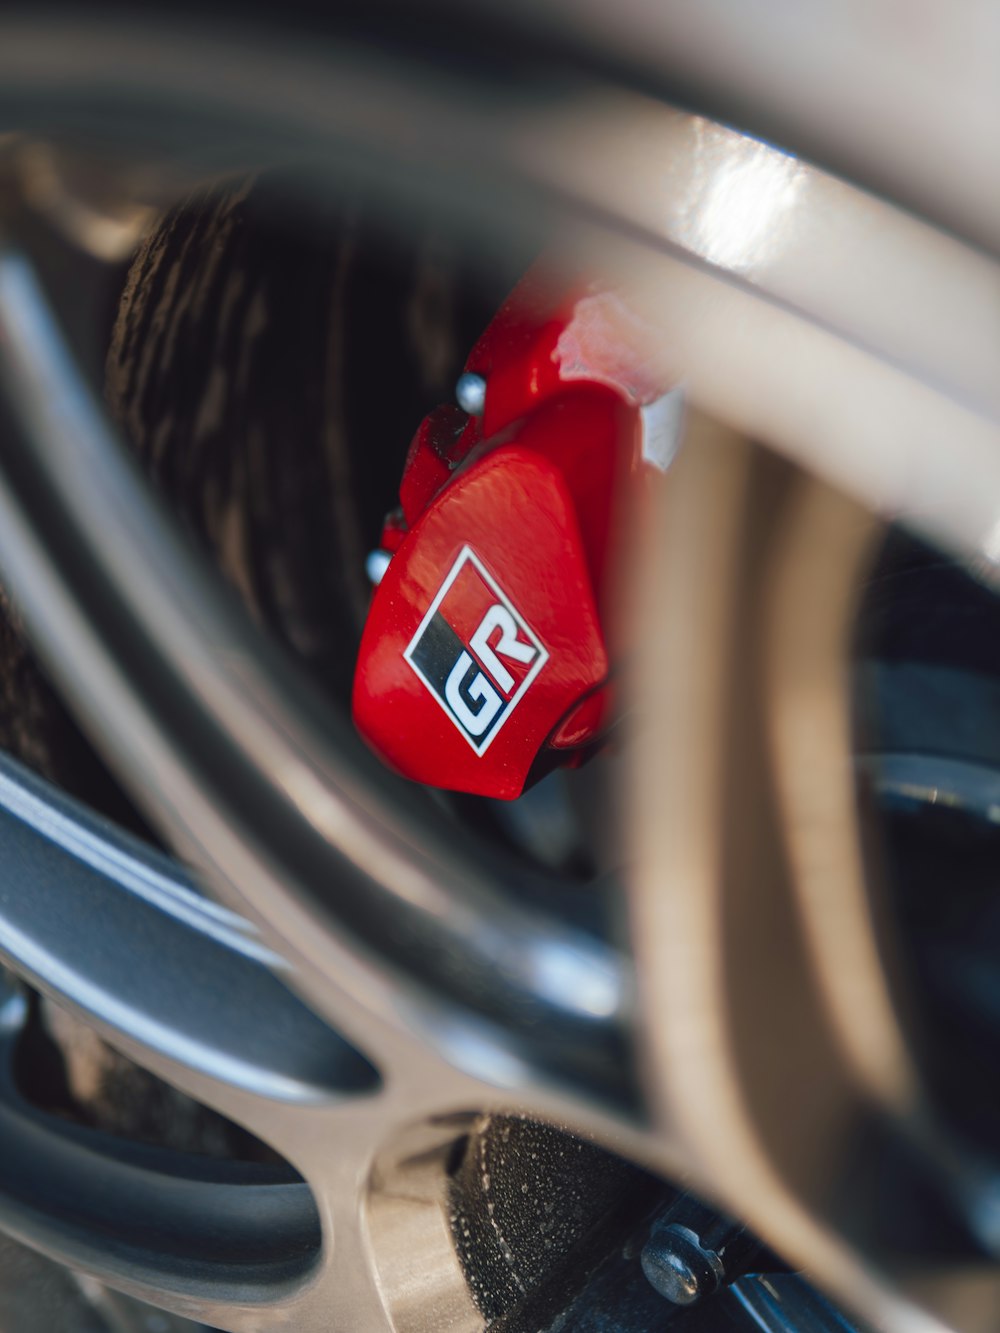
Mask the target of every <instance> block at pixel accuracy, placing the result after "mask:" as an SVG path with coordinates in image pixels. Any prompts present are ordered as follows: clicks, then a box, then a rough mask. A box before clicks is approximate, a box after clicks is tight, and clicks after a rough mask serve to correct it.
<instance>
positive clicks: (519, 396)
mask: <svg viewBox="0 0 1000 1333" xmlns="http://www.w3.org/2000/svg"><path fill="white" fill-rule="evenodd" d="M623 328H624V330H625V332H624V334H623V332H622V330H623ZM640 335H641V331H637V330H636V329H635V327H634V325H633V326H629V324H628V319H627V315H626V316H625V318H624V319H623V318H622V314H621V310H620V309H619V308H617V307H616V306H615V304H614V298H613V297H610V296H609V295H608V294H607V293H602V292H599V291H595V292H590V291H587V290H583V289H581V288H580V287H579V286H576V287H575V288H574V287H567V285H566V284H565V283H562V284H560V283H558V282H557V281H555V280H554V279H553V278H552V277H551V276H550V274H548V273H547V272H546V271H545V270H543V269H541V268H539V269H535V270H532V271H531V272H530V273H529V274H528V275H527V277H526V278H525V279H524V280H523V281H522V282H521V283H520V284H519V285H518V287H517V288H516V289H515V291H514V292H513V293H512V295H511V297H510V298H509V299H508V300H507V302H505V304H504V306H503V307H502V308H501V310H500V311H499V313H498V314H497V316H496V318H495V319H494V320H493V322H492V323H491V324H490V326H489V328H488V329H487V330H486V332H485V333H484V334H483V337H482V338H481V339H480V341H479V342H478V343H477V345H476V347H475V348H474V350H473V352H472V354H471V355H470V357H469V359H468V362H467V366H466V368H467V369H468V370H469V371H472V372H475V373H477V374H480V375H482V376H483V377H484V378H485V379H486V382H487V391H486V402H485V407H484V413H483V416H482V417H468V416H466V414H465V413H464V412H462V411H461V410H460V409H458V408H456V407H451V406H445V407H439V408H436V409H435V410H434V411H433V412H431V413H430V415H429V416H427V417H426V418H425V419H424V421H423V422H422V423H421V425H420V427H419V429H418V430H417V433H416V435H415V437H414V440H413V443H412V445H411V446H410V452H409V454H408V456H407V460H406V465H405V468H404V473H403V479H402V482H401V485H400V491H399V498H400V508H399V509H398V510H395V511H393V513H392V514H390V515H389V517H388V518H387V520H386V525H385V529H384V531H383V545H384V547H385V549H386V550H387V551H390V552H391V553H392V560H391V562H390V564H389V567H388V569H387V571H386V573H385V575H384V577H383V579H382V582H381V583H380V584H379V586H378V588H376V590H375V592H374V595H373V598H372V605H371V610H370V613H369V616H368V621H367V624H366V626H365V631H364V635H363V638H362V643H361V651H360V655H359V660H358V668H357V673H356V676H355V686H354V699H353V708H354V718H355V721H356V724H357V726H358V729H359V730H360V732H361V734H362V735H363V736H364V737H365V739H366V740H367V741H368V743H369V744H370V745H371V746H372V747H373V749H374V750H375V751H376V752H377V753H378V754H379V755H381V756H382V758H383V759H384V760H385V761H386V762H387V763H389V764H390V765H391V766H392V767H393V768H395V769H396V770H398V771H399V772H400V773H402V774H404V775H405V776H407V777H409V778H412V779H414V780H416V781H419V782H424V783H429V784H431V785H433V786H438V787H446V788H450V789H452V790H457V791H465V792H472V793H476V794H479V795H483V796H494V797H502V798H508V799H510V798H513V797H516V796H519V795H520V794H521V792H522V791H523V790H524V788H525V786H526V785H527V784H529V783H530V782H531V781H533V780H535V779H536V778H537V777H538V776H540V775H541V774H543V773H545V772H547V771H548V770H549V769H550V768H552V767H553V766H554V765H556V764H576V763H578V762H580V760H581V758H582V757H583V756H584V755H585V754H586V753H587V752H588V751H589V750H590V749H592V748H593V747H594V746H595V744H596V743H597V742H599V740H600V737H601V734H602V731H603V729H604V728H606V726H607V722H608V719H609V715H610V712H611V710H612V707H613V703H612V690H611V688H610V686H609V685H608V678H609V670H610V661H611V656H612V653H611V650H610V646H609V643H608V638H607V631H606V628H605V627H606V625H607V624H608V622H609V617H608V612H609V610H610V597H611V588H610V573H609V571H610V565H611V560H610V557H611V552H612V531H613V527H614V525H615V521H616V519H618V518H620V516H621V514H622V512H623V509H624V507H625V506H626V505H627V504H628V503H629V501H630V499H633V498H634V494H635V489H636V486H635V483H636V480H637V478H639V477H641V476H642V475H643V474H644V473H645V472H646V470H647V469H645V468H644V467H643V464H642V459H641V431H642V423H641V418H640V408H641V406H642V405H643V403H644V402H648V401H650V400H651V399H652V398H654V397H656V396H657V392H658V389H657V386H656V385H651V384H644V383H643V382H642V368H641V358H637V356H636V352H635V346H634V345H633V346H632V347H631V348H630V346H629V343H630V342H631V343H632V344H637V343H638V341H639V339H640ZM659 392H662V389H659Z"/></svg>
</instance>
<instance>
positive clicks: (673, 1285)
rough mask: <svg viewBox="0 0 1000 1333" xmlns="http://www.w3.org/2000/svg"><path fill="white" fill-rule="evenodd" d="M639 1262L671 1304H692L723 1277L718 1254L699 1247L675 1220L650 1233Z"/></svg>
mask: <svg viewBox="0 0 1000 1333" xmlns="http://www.w3.org/2000/svg"><path fill="white" fill-rule="evenodd" d="M640 1262H641V1264H642V1271H643V1272H644V1273H645V1275H646V1280H647V1281H648V1282H649V1284H650V1286H652V1287H654V1288H655V1289H656V1291H658V1292H659V1293H660V1295H661V1296H662V1297H663V1298H664V1300H668V1301H670V1302H671V1304H673V1305H694V1303H695V1302H696V1301H700V1300H701V1299H702V1297H703V1296H710V1295H711V1294H712V1293H713V1292H715V1291H717V1290H718V1289H719V1287H720V1286H721V1285H722V1283H723V1281H724V1279H725V1272H724V1270H723V1267H722V1263H721V1261H720V1259H719V1256H718V1255H717V1254H715V1253H713V1252H712V1251H711V1250H706V1249H703V1248H702V1246H701V1243H700V1241H699V1240H698V1237H697V1236H696V1235H695V1233H694V1232H693V1231H691V1230H690V1229H689V1228H688V1227H684V1226H681V1225H680V1224H679V1223H677V1222H671V1223H670V1224H669V1225H668V1226H665V1227H659V1228H657V1229H656V1230H655V1231H654V1232H653V1234H652V1235H651V1236H650V1238H649V1240H648V1241H647V1242H646V1245H645V1247H644V1249H643V1251H642V1255H641V1258H640Z"/></svg>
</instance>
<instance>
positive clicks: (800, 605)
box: [634, 414, 997, 1327]
mask: <svg viewBox="0 0 1000 1333" xmlns="http://www.w3.org/2000/svg"><path fill="white" fill-rule="evenodd" d="M873 531H874V528H873V525H872V523H871V520H870V518H869V517H868V516H867V515H866V514H865V513H864V512H863V511H861V510H860V509H858V508H857V507H855V506H854V505H853V504H852V503H850V502H848V501H846V500H844V499H843V498H842V497H841V496H839V495H837V494H836V493H834V492H832V491H830V490H828V489H827V488H826V487H825V486H823V485H822V484H820V483H818V482H816V481H813V480H812V479H809V478H807V477H805V476H803V475H802V474H800V473H798V472H795V471H793V470H791V469H789V468H788V467H787V465H785V464H782V463H780V462H779V461H778V460H776V459H775V458H773V457H772V456H770V455H766V454H764V453H763V451H760V450H758V451H756V452H755V451H754V450H753V449H752V448H751V447H750V446H749V445H748V444H746V443H745V442H744V441H742V440H741V439H739V438H738V437H735V436H733V435H732V434H731V433H730V432H728V431H726V430H724V429H723V428H721V427H716V426H713V425H712V424H710V423H708V422H707V421H706V420H705V419H704V418H702V417H700V416H699V415H698V414H693V417H692V429H691V432H690V438H689V440H688V442H687V444H686V446H685V448H684V449H683V450H682V453H681V455H680V457H679V460H678V463H677V465H676V471H675V473H674V474H673V475H672V477H671V479H670V484H669V494H668V496H667V499H666V504H665V506H664V508H663V510H662V512H661V513H660V515H659V516H658V519H657V525H656V537H657V540H656V543H655V545H654V550H653V553H652V556H650V555H649V554H648V553H647V557H646V558H647V560H648V562H649V565H650V567H651V568H653V569H655V570H656V571H657V578H656V580H655V586H654V580H653V579H652V577H650V579H649V581H648V587H647V600H646V602H645V611H644V616H645V623H646V624H647V626H649V627H651V630H652V632H651V634H650V639H651V645H650V650H649V652H648V654H647V660H646V663H645V666H644V672H645V674H644V676H643V677H642V682H641V694H640V699H641V701H642V705H643V706H642V709H641V715H642V716H644V717H647V718H648V725H647V726H646V728H645V729H644V731H643V732H642V734H641V735H640V736H639V738H638V748H639V761H638V768H637V773H638V785H637V787H636V793H635V803H636V808H637V824H636V829H637V835H638V840H639V867H640V868H639V872H638V874H637V877H636V882H635V900H634V925H635V938H636V948H637V953H638V955H639V970H640V976H641V977H643V978H644V987H643V990H644V994H643V1000H644V1006H645V1008H646V1010H647V1011H648V1012H649V1013H650V1014H651V1015H655V1022H654V1021H651V1022H650V1024H649V1029H648V1034H647V1041H648V1051H649V1056H650V1061H651V1064H650V1078H651V1086H652V1087H653V1089H654V1091H655V1093H656V1095H657V1096H658V1097H659V1100H660V1108H661V1115H663V1116H664V1117H666V1118H667V1120H668V1122H669V1123H670V1124H671V1125H672V1126H673V1127H674V1129H675V1130H676V1131H677V1132H678V1134H679V1137H680V1140H681V1143H682V1144H683V1145H685V1146H686V1147H687V1148H688V1150H689V1153H690V1157H691V1160H692V1161H693V1162H694V1163H697V1164H698V1168H697V1169H698V1170H699V1172H700V1173H701V1175H702V1178H703V1181H704V1184H705V1187H706V1188H708V1189H709V1191H710V1192H712V1193H714V1194H715V1195H716V1196H717V1197H720V1198H722V1199H724V1200H725V1201H726V1203H727V1204H728V1207H729V1208H730V1210H731V1211H733V1212H735V1213H736V1214H737V1215H739V1216H745V1217H746V1218H747V1219H748V1220H749V1221H750V1223H751V1224H752V1225H754V1226H755V1227H756V1228H757V1229H758V1230H759V1231H760V1232H761V1233H762V1234H763V1235H765V1237H766V1238H767V1239H769V1240H770V1241H771V1243H772V1244H774V1245H775V1246H776V1247H777V1248H778V1249H779V1251H781V1252H782V1253H784V1254H786V1255H788V1256H789V1257H790V1258H792V1259H793V1260H795V1261H797V1262H799V1263H802V1264H804V1265H807V1266H808V1267H809V1268H810V1270H811V1271H812V1272H813V1273H815V1274H816V1275H817V1276H818V1277H819V1278H821V1279H822V1280H823V1281H825V1282H826V1283H828V1284H829V1285H830V1287H831V1289H833V1290H834V1291H835V1292H836V1294H837V1295H838V1296H839V1297H840V1298H842V1299H844V1300H845V1301H846V1302H848V1303H849V1304H851V1305H853V1306H854V1307H855V1308H857V1309H859V1310H860V1311H861V1312H862V1313H863V1314H864V1315H865V1316H867V1317H868V1318H869V1319H873V1320H874V1321H875V1322H877V1323H879V1325H880V1326H885V1327H897V1326H901V1325H902V1323H903V1322H905V1321H906V1320H907V1319H916V1320H917V1321H918V1323H917V1325H916V1326H919V1320H920V1318H921V1317H926V1318H930V1317H931V1314H932V1313H933V1314H934V1315H937V1316H940V1317H942V1318H945V1319H950V1318H953V1317H956V1314H957V1311H958V1310H959V1309H961V1312H962V1320H963V1323H964V1325H966V1326H968V1327H977V1326H985V1325H986V1322H987V1321H988V1319H989V1318H990V1317H991V1316H990V1314H989V1311H990V1310H991V1308H992V1305H991V1303H992V1302H994V1301H995V1300H996V1292H997V1287H996V1285H995V1284H996V1278H995V1269H992V1268H991V1266H990V1265H989V1264H987V1262H986V1259H985V1256H984V1255H983V1252H982V1250H981V1249H980V1247H979V1245H978V1243H977V1241H976V1240H975V1238H974V1237H973V1235H972V1234H971V1227H970V1224H969V1221H968V1220H967V1218H968V1212H967V1210H968V1206H969V1205H970V1203H971V1202H972V1200H971V1199H970V1197H969V1194H968V1182H969V1180H970V1179H972V1176H973V1168H972V1166H971V1164H970V1163H968V1162H963V1160H962V1158H961V1157H960V1155H959V1154H958V1153H957V1152H956V1150H955V1146H954V1144H953V1143H952V1141H951V1139H950V1137H949V1134H948V1132H947V1131H946V1130H945V1129H944V1128H943V1126H942V1125H941V1124H940V1123H938V1122H937V1121H936V1120H935V1118H934V1117H933V1115H932V1112H931V1110H930V1108H929V1106H928V1103H927V1098H926V1096H925V1092H924V1088H923V1086H922V1080H921V1072H920V1068H919V1063H918V1061H917V1059H916V1056H915V1054H914V1052H915V1047H914V1046H913V1044H912V1042H911V1041H910V1039H909V1036H908V1033H907V1032H906V1030H905V1029H904V1027H903V1026H902V1025H901V1023H900V1020H899V1017H898V1013H899V1010H898V1000H897V993H896V989H895V978H894V976H893V974H892V973H891V972H890V973H889V978H890V982H891V983H893V984H892V985H890V984H889V983H887V981H886V972H885V968H886V966H887V963H889V962H891V960H892V956H893V955H892V949H891V947H888V946H887V945H886V944H885V942H884V940H883V939H882V938H881V937H880V935H879V933H878V932H877V931H876V928H875V923H874V911H873V906H872V901H871V897H870V895H871V893H872V891H873V890H872V886H871V884H870V883H867V882H866V881H865V878H864V875H863V871H862V859H861V850H860V835H859V829H858V823H857V816H856V806H855V800H856V798H855V794H854V790H853V781H852V778H853V762H852V759H851V754H850V740H851V728H850V714H849V706H848V671H847V665H848V664H847V656H846V652H847V645H848V641H849V631H850V625H851V616H852V611H853V598H854V596H855V595H856V590H857V582H858V579H857V575H858V572H859V570H860V569H861V568H862V566H863V562H864V559H865V553H866V549H868V548H869V546H870V541H871V536H872V533H873ZM654 703H655V705H656V711H654ZM916 1218H919V1219H920V1225H919V1226H915V1225H914V1222H915V1219H916ZM861 1254H864V1255H865V1258H864V1260H862V1259H861V1258H860V1257H859V1256H860V1255H861ZM914 1266H916V1267H917V1268H919V1269H920V1271H921V1273H922V1282H921V1286H920V1290H919V1292H917V1291H916V1289H915V1286H914V1285H911V1284H910V1283H909V1281H908V1275H909V1273H910V1272H911V1271H912V1269H913V1268H914ZM918 1310H920V1311H923V1312H924V1315H923V1316H921V1315H919V1314H918ZM910 1326H913V1325H910Z"/></svg>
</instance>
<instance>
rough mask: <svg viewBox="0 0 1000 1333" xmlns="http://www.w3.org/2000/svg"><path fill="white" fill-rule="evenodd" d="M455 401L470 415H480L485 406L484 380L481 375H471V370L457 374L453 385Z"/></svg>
mask: <svg viewBox="0 0 1000 1333" xmlns="http://www.w3.org/2000/svg"><path fill="white" fill-rule="evenodd" d="M455 401H456V403H458V405H459V407H460V408H461V409H462V411H463V412H468V414H469V416H470V417H481V416H482V415H483V408H484V407H485V406H486V381H485V380H484V379H483V377H482V375H473V374H472V373H471V371H466V372H465V374H464V375H459V377H458V383H457V384H456V385H455Z"/></svg>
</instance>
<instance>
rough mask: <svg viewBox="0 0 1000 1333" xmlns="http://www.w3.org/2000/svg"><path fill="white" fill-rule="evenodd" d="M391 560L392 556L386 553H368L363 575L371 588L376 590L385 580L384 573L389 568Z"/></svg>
mask: <svg viewBox="0 0 1000 1333" xmlns="http://www.w3.org/2000/svg"><path fill="white" fill-rule="evenodd" d="M391 559H392V556H391V555H390V554H389V552H388V551H370V552H369V553H368V555H367V556H366V557H365V573H366V574H367V575H368V581H369V583H370V584H371V585H372V587H373V588H377V587H378V585H379V584H380V583H381V582H382V580H383V579H384V578H385V571H386V570H387V569H388V568H389V562H390V560H391Z"/></svg>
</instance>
